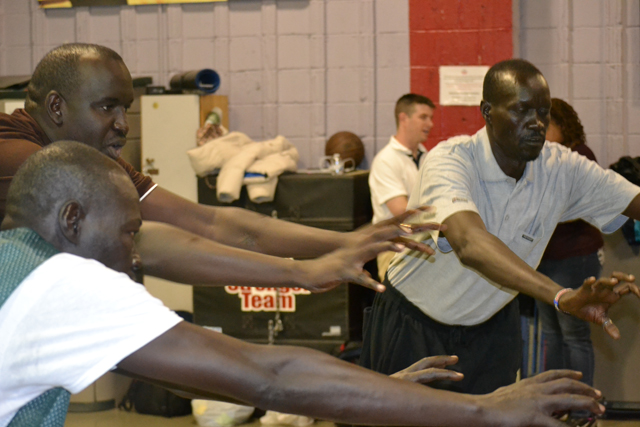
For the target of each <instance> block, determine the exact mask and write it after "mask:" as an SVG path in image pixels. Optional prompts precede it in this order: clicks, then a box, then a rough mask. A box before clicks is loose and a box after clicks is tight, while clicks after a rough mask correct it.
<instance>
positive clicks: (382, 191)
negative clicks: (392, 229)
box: [369, 136, 427, 224]
mask: <svg viewBox="0 0 640 427" xmlns="http://www.w3.org/2000/svg"><path fill="white" fill-rule="evenodd" d="M418 150H419V151H421V152H422V156H421V157H420V165H422V164H423V163H424V161H425V157H426V156H425V154H426V152H427V150H426V149H425V148H424V146H423V145H422V144H420V145H419V146H418ZM417 179H418V167H417V166H416V164H415V162H414V160H413V153H412V152H411V150H409V149H408V148H407V147H405V146H404V145H402V144H400V143H399V142H398V140H397V139H395V138H394V137H393V136H392V137H391V139H390V140H389V143H388V144H387V145H385V147H384V148H383V149H382V150H380V152H378V154H376V156H375V157H374V159H373V162H372V163H371V171H370V172H369V189H370V190H371V205H372V207H373V220H372V222H373V223H374V224H376V223H378V222H380V221H383V220H385V219H389V218H391V217H392V216H393V215H392V214H391V211H389V208H388V207H387V205H386V203H387V202H388V201H389V200H391V199H393V198H395V197H399V196H407V198H409V195H410V194H411V190H412V189H413V187H414V185H415V182H416V180H417Z"/></svg>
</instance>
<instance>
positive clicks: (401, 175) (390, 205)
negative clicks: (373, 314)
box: [369, 93, 436, 280]
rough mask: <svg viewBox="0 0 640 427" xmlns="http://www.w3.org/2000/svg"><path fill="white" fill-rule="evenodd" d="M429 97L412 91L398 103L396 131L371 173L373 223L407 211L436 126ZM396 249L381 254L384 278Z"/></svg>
mask: <svg viewBox="0 0 640 427" xmlns="http://www.w3.org/2000/svg"><path fill="white" fill-rule="evenodd" d="M435 108H436V106H435V105H434V103H433V101H431V100H430V99H429V98H427V97H425V96H422V95H417V94H413V93H408V94H406V95H403V96H401V97H400V99H398V101H397V102H396V108H395V117H396V134H395V135H394V136H392V137H391V139H390V140H389V143H388V144H387V145H386V146H385V147H384V148H383V149H382V150H380V152H378V154H376V156H375V158H374V159H373V162H372V164H371V172H370V173H369V188H370V189H371V205H372V206H373V221H372V222H373V223H374V224H376V223H378V222H380V221H383V220H385V219H389V218H392V217H394V216H397V215H400V214H401V213H402V212H404V211H406V210H407V202H408V199H409V194H411V190H412V189H413V186H414V184H415V182H416V180H417V179H418V169H420V165H421V164H422V163H424V159H425V156H424V154H426V153H427V150H426V149H425V148H424V146H423V145H422V143H423V142H425V141H426V140H427V137H428V136H429V132H430V131H431V128H432V127H433V110H434V109H435ZM393 255H394V253H393V252H385V253H383V254H380V255H379V256H378V274H379V276H380V280H382V279H384V275H385V272H386V271H387V267H388V266H389V262H390V261H391V258H393Z"/></svg>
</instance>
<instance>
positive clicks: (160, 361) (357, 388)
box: [118, 322, 489, 426]
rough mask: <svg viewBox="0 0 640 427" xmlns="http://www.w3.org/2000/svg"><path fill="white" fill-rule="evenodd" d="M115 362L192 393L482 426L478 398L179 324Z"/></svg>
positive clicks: (356, 416)
mask: <svg viewBox="0 0 640 427" xmlns="http://www.w3.org/2000/svg"><path fill="white" fill-rule="evenodd" d="M174 332H175V333H174ZM169 335H171V337H169ZM118 367H119V369H120V372H122V373H125V374H128V375H132V376H136V377H138V378H143V379H146V380H149V381H151V382H155V383H160V384H161V385H163V386H165V387H169V388H174V389H181V390H185V391H187V392H189V393H190V394H192V395H197V396H203V397H211V398H217V397H219V396H224V398H225V399H226V400H228V399H232V400H233V401H238V402H244V403H246V404H249V405H252V406H256V407H259V408H263V409H272V410H276V411H280V412H286V413H294V414H301V415H306V416H310V417H315V418H322V419H328V420H333V421H338V422H343V423H363V424H369V425H406V426H411V425H414V426H431V425H433V426H447V425H458V426H462V425H470V424H474V425H478V426H481V425H489V424H488V423H486V422H483V421H484V417H485V416H487V417H488V415H489V414H487V413H485V411H483V410H482V408H481V403H480V402H481V399H479V398H476V397H472V396H466V395H462V394H457V393H450V392H445V391H439V390H435V389H432V388H429V387H426V386H422V385H418V384H414V383H411V382H409V381H403V380H398V379H393V378H389V377H386V376H384V375H381V374H377V373H373V372H371V371H368V370H366V369H363V368H359V367H357V366H355V365H353V364H350V363H346V362H344V361H341V360H339V359H337V358H335V357H331V356H329V355H326V354H324V353H320V352H317V351H314V350H311V349H306V348H302V347H287V346H258V345H254V344H249V343H245V342H241V341H238V340H235V339H233V338H230V337H227V336H224V335H222V334H219V333H216V332H212V331H207V330H203V329H202V328H199V327H197V326H194V325H190V324H186V323H184V322H183V323H181V324H179V325H178V326H176V327H175V328H174V330H172V333H171V334H165V335H163V336H161V337H159V338H158V339H156V340H154V341H152V342H151V343H149V344H147V345H146V346H145V347H143V348H142V349H141V350H139V351H138V352H136V353H134V354H133V355H131V356H129V357H127V358H126V359H124V360H123V361H121V362H120V363H119V365H118Z"/></svg>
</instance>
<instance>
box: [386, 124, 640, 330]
mask: <svg viewBox="0 0 640 427" xmlns="http://www.w3.org/2000/svg"><path fill="white" fill-rule="evenodd" d="M638 193H640V187H637V186H635V185H633V184H631V183H630V182H628V181H627V180H626V179H624V178H622V177H621V176H620V175H618V174H617V173H615V172H613V171H611V170H605V169H603V168H602V167H600V166H599V165H598V164H597V163H595V162H593V161H591V160H589V159H587V158H586V157H584V156H581V155H580V154H578V153H576V152H572V151H571V150H569V149H568V148H566V147H563V146H562V145H560V144H556V143H549V142H547V143H546V144H545V145H544V147H543V149H542V152H541V153H540V156H539V157H538V158H537V159H536V160H534V161H531V162H528V163H527V166H526V168H525V171H524V174H523V176H522V178H521V179H520V180H518V181H516V180H515V179H513V178H511V177H509V176H507V175H505V173H504V172H503V171H502V170H501V169H500V167H499V166H498V163H497V162H496V160H495V158H494V156H493V152H492V150H491V146H490V144H489V139H488V136H487V132H486V130H485V129H484V128H483V129H481V130H480V131H479V132H478V133H476V134H475V135H474V136H471V137H466V138H452V139H450V140H448V141H446V142H442V143H440V144H439V145H437V146H436V147H435V148H433V149H432V150H431V151H430V152H429V154H428V155H427V160H426V162H425V164H424V165H423V166H422V168H421V169H420V179H419V181H418V183H417V184H416V186H415V188H414V191H413V193H412V194H411V197H410V198H409V207H410V208H411V207H416V206H420V205H432V206H435V207H436V211H435V214H434V215H433V218H431V220H432V221H435V222H443V221H444V220H446V219H447V218H448V217H449V216H451V215H453V214H455V213H457V212H461V211H472V212H476V213H478V214H479V215H480V217H481V218H482V220H483V222H484V224H485V226H486V228H487V231H489V233H491V234H493V235H494V236H496V237H498V238H499V239H500V240H502V242H504V243H505V244H506V245H507V246H508V247H509V248H510V249H511V250H512V251H513V252H514V253H515V254H516V255H518V256H519V257H520V258H521V259H523V260H524V261H525V262H526V263H527V264H528V265H530V266H531V267H533V268H536V267H537V266H538V264H539V262H540V259H541V258H542V254H543V253H544V250H545V248H546V246H547V244H548V243H549V239H550V238H551V235H552V233H553V231H554V229H555V227H556V225H557V224H558V223H559V222H565V221H571V220H574V219H578V218H582V219H584V220H585V221H587V222H589V223H590V224H592V225H593V226H594V227H597V228H598V229H600V230H602V231H603V232H605V233H607V232H608V233H611V232H613V231H615V230H616V229H617V228H619V227H620V226H621V225H622V224H623V223H624V222H625V221H626V219H627V218H626V217H624V216H622V215H620V213H621V212H622V211H624V210H625V209H626V208H627V206H628V205H629V203H630V202H631V200H633V198H634V197H635V196H636V195H637V194H638ZM424 237H425V236H423V238H424ZM434 238H435V239H438V232H437V231H436V232H433V233H432V234H431V236H426V239H425V242H426V243H427V244H429V245H431V246H432V247H435V246H436V245H434V241H433V239H434ZM437 242H438V244H437V249H438V250H437V252H436V255H434V256H432V257H430V256H428V255H425V254H417V253H415V252H409V251H404V252H402V253H401V254H399V255H397V256H396V257H395V258H394V259H393V261H392V262H391V266H390V267H389V273H388V274H389V279H390V281H391V284H392V285H393V286H395V287H396V288H397V289H398V290H399V291H400V292H402V294H404V295H405V296H406V297H407V299H408V300H409V301H411V302H412V303H413V304H414V305H416V306H417V307H418V308H420V309H421V310H422V311H423V312H424V313H425V314H427V315H428V316H429V317H431V318H433V319H435V320H437V321H439V322H441V323H445V324H449V325H476V324H479V323H482V322H484V321H485V320H487V319H489V318H490V317H491V316H493V315H494V314H495V313H497V312H498V311H500V309H502V308H503V307H504V306H505V305H506V304H507V303H509V302H510V301H511V300H512V299H513V298H514V297H515V296H516V294H517V292H516V291H514V290H512V289H509V288H503V287H502V286H500V285H498V284H496V283H493V282H490V281H488V280H487V279H485V278H484V277H483V276H481V275H479V274H478V273H477V272H476V271H474V270H472V269H470V268H467V267H465V266H464V265H462V263H461V262H460V260H459V259H458V257H457V255H456V254H455V253H454V252H453V251H452V250H451V247H450V246H449V243H448V242H447V241H446V239H444V238H439V239H438V240H437Z"/></svg>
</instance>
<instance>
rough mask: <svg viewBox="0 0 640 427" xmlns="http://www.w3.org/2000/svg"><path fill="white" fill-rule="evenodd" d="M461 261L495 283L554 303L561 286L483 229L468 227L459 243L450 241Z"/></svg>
mask: <svg viewBox="0 0 640 427" xmlns="http://www.w3.org/2000/svg"><path fill="white" fill-rule="evenodd" d="M452 247H453V248H454V250H455V251H456V253H457V255H458V257H459V258H460V262H462V263H463V264H464V265H465V266H467V267H469V268H472V269H474V270H476V271H478V272H479V273H481V274H482V275H483V276H485V277H486V278H488V279H489V280H491V281H492V282H494V283H497V284H499V285H501V286H505V287H507V288H510V289H513V290H516V291H518V292H522V293H524V294H527V295H529V296H532V297H534V298H536V299H538V300H540V301H544V302H546V303H548V304H553V298H554V297H555V295H556V293H557V292H558V291H559V290H560V289H562V287H561V286H560V285H558V284H557V283H555V282H554V281H552V280H551V279H549V278H548V277H547V276H545V275H543V274H541V273H538V272H537V271H535V270H534V269H533V268H531V267H530V266H529V265H528V264H527V263H525V262H524V261H523V260H522V259H521V258H520V257H518V256H517V255H516V254H515V253H513V251H511V249H509V247H507V245H505V244H504V243H503V242H502V241H501V240H500V239H498V238H497V237H495V236H494V235H492V234H491V233H489V232H487V231H485V230H479V229H470V230H468V232H467V233H465V236H464V239H463V240H462V241H461V242H457V243H452Z"/></svg>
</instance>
